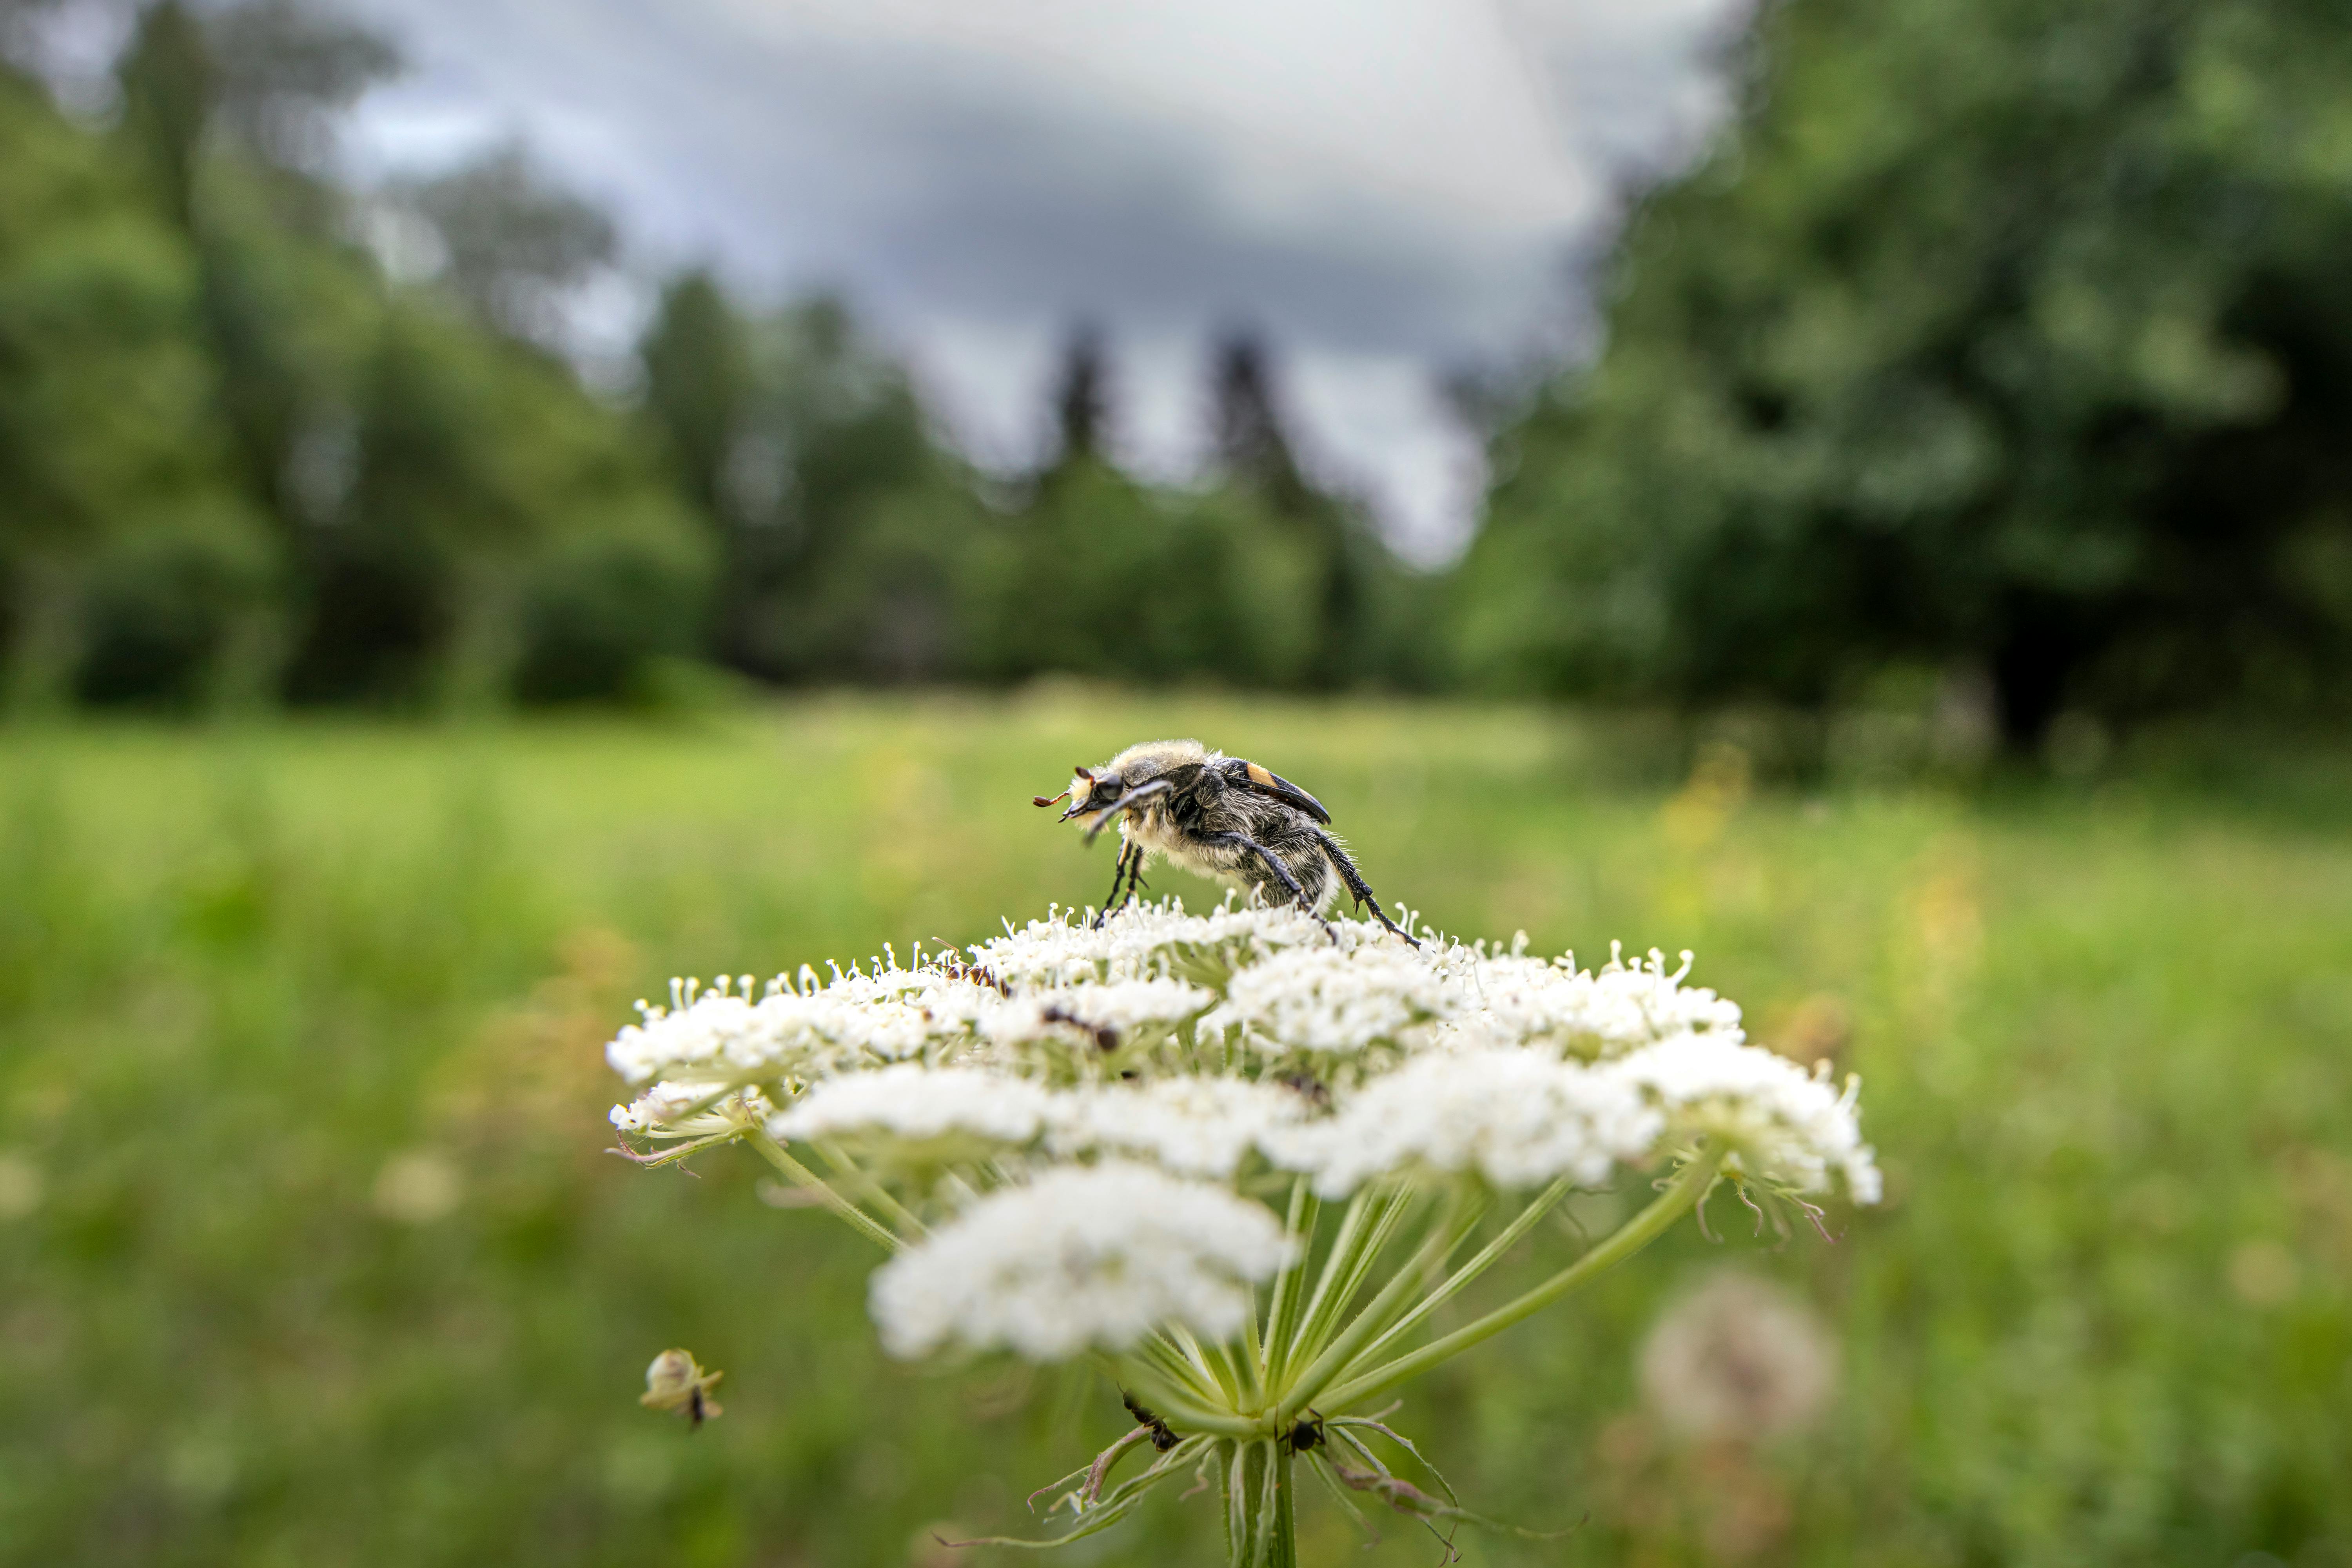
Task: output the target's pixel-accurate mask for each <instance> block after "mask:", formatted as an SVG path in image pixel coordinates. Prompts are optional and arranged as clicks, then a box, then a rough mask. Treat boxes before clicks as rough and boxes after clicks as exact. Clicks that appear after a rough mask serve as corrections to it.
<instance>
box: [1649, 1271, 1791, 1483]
mask: <svg viewBox="0 0 2352 1568" xmlns="http://www.w3.org/2000/svg"><path fill="white" fill-rule="evenodd" d="M1836 1391H1837V1346H1836V1344H1835V1342H1833V1341H1832V1339H1831V1338H1830V1333H1829V1330H1828V1329H1827V1328H1826V1327H1824V1326H1823V1324H1822V1321H1821V1319H1820V1317H1819V1316H1818V1315H1817V1314H1816V1313H1815V1312H1814V1311H1813V1310H1812V1309H1811V1307H1808V1306H1807V1305H1806V1304H1805V1303H1804V1301H1803V1300H1801V1299H1799V1298H1798V1297H1797V1296H1796V1294H1795V1293H1794V1292H1792V1291H1790V1290H1789V1289H1787V1288H1786V1287H1783V1286H1780V1285H1777V1284H1775V1283H1773V1282H1772V1281H1770V1280H1769V1279H1760V1278H1759V1277H1758V1276H1756V1275H1753V1274H1748V1273H1746V1272H1744V1271H1742V1270H1739V1269H1731V1268H1727V1269H1722V1270H1719V1271H1717V1273H1715V1274H1714V1275H1712V1276H1711V1277H1709V1278H1708V1279H1706V1281H1705V1282H1704V1283H1702V1284H1700V1285H1699V1286H1698V1287H1696V1289H1692V1290H1689V1291H1687V1292H1685V1294H1684V1295H1683V1296H1681V1297H1680V1298H1679V1299H1678V1300H1675V1302H1674V1303H1673V1304H1672V1305H1671V1306H1669V1307H1668V1308H1667V1309H1666V1311H1665V1313H1664V1316H1662V1317H1661V1318H1660V1319H1659V1320H1658V1325H1657V1327H1656V1328H1655V1329H1654V1330H1652V1331H1651V1333H1650V1339H1649V1342H1648V1344H1646V1345H1645V1346H1644V1347H1643V1351H1642V1392H1643V1395H1644V1396H1645V1397H1646V1398H1647V1399H1648V1401H1649V1404H1650V1407H1651V1408H1652V1409H1653V1410H1654V1411H1655V1412H1656V1413H1657V1415H1658V1418H1659V1419H1660V1420H1661V1421H1662V1422H1664V1424H1665V1426H1668V1427H1669V1428H1671V1429H1672V1430H1674V1431H1675V1432H1676V1433H1677V1434H1679V1435H1681V1436H1685V1437H1693V1438H1699V1439H1708V1440H1717V1441H1737V1442H1756V1441H1760V1440H1765V1439H1769V1438H1773V1437H1781V1436H1790V1435H1791V1434H1793V1433H1797V1432H1801V1431H1804V1430H1806V1429H1807V1428H1809V1427H1811V1426H1813V1425H1814V1423H1815V1422H1817V1421H1819V1420H1820V1419H1821V1416H1822V1413H1823V1412H1824V1411H1825V1410H1826V1409H1827V1408H1828V1406H1829V1402H1830V1399H1831V1396H1832V1394H1835V1393H1836Z"/></svg>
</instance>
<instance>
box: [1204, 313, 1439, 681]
mask: <svg viewBox="0 0 2352 1568" xmlns="http://www.w3.org/2000/svg"><path fill="white" fill-rule="evenodd" d="M1211 390H1212V396H1213V424H1212V435H1213V442H1214V448H1215V460H1216V466H1217V469H1218V472H1219V474H1220V475H1221V476H1222V478H1223V482H1224V483H1226V484H1228V485H1230V486H1233V487H1234V488H1236V489H1239V490H1241V491H1243V492H1244V494H1245V496H1246V497H1247V499H1248V501H1249V503H1251V504H1254V505H1255V508H1256V510H1258V511H1259V513H1260V515H1261V517H1262V518H1263V521H1264V524H1265V526H1267V527H1269V528H1271V529H1273V530H1275V531H1277V532H1278V533H1280V534H1281V535H1283V536H1284V537H1285V540H1286V543H1287V544H1288V545H1289V546H1290V547H1291V548H1295V549H1297V550H1300V551H1303V552H1305V553H1306V554H1307V556H1308V558H1309V559H1311V560H1312V561H1313V562H1314V563H1315V564H1314V567H1313V570H1312V572H1311V574H1310V576H1309V581H1308V585H1307V591H1306V593H1305V595H1304V596H1303V597H1302V598H1301V600H1300V601H1299V602H1298V603H1297V605H1294V606H1292V607H1290V608H1289V609H1288V610H1286V612H1284V613H1286V614H1290V615H1294V616H1297V617H1298V618H1299V621H1300V624H1301V626H1303V627H1304V628H1305V634H1304V635H1305V641H1306V644H1307V647H1308V648H1309V649H1310V652H1309V653H1308V655H1307V659H1306V662H1305V664H1304V666H1303V667H1302V668H1299V669H1297V671H1296V672H1295V674H1294V675H1293V676H1291V677H1290V679H1297V680H1298V681H1301V682H1303V683H1304V684H1307V685H1310V686H1314V687H1318V688H1322V689H1339V688H1345V687H1350V686H1361V685H1373V684H1384V683H1387V682H1388V681H1390V680H1392V679H1394V678H1395V677H1396V676H1397V675H1398V674H1399V673H1400V672H1401V671H1402V670H1404V669H1406V668H1412V666H1413V664H1414V663H1415V659H1416V655H1415V652H1414V650H1413V649H1412V648H1411V647H1407V646H1404V645H1403V642H1402V637H1403V633H1404V628H1403V627H1402V626H1391V625H1386V624H1383V617H1382V614H1381V612H1382V609H1383V608H1384V607H1385V606H1389V605H1402V602H1403V599H1404V597H1405V595H1406V593H1407V590H1406V589H1405V587H1404V585H1403V584H1402V582H1401V581H1395V580H1396V579H1399V578H1400V568H1399V566H1398V563H1397V562H1396V560H1395V558H1394V557H1393V556H1392V555H1391V553H1390V552H1389V550H1388V548H1387V546H1386V545H1385V544H1383V543H1382V542H1381V539H1380V537H1379V535H1378V534H1376V533H1375V532H1374V531H1373V530H1372V527H1371V524H1370V521H1369V519H1368V518H1367V517H1366V516H1365V514H1364V510H1363V508H1362V507H1361V506H1360V505H1358V504H1356V503H1354V502H1353V501H1351V500H1347V499H1344V498H1342V497H1339V496H1338V495H1334V494H1332V493H1330V492H1328V491H1327V490H1324V489H1318V487H1317V486H1316V485H1315V484H1313V483H1312V482H1311V481H1310V480H1309V479H1307V475H1306V472H1305V470H1304V469H1302V468H1301V467H1300V466H1299V463H1298V459H1297V455H1296V453H1295V452H1294V450H1293V449H1292V447H1291V443H1290V438H1289V436H1288V434H1287V433H1286V428H1285V421H1284V418H1283V416H1282V413H1281V411H1280V407H1279V405H1278V400H1277V398H1276V391H1275V386H1274V373H1273V368H1272V364H1271V355H1270V354H1269V353H1268V352H1267V349H1266V347H1265V342H1264V340H1263V339H1261V338H1260V337H1259V336H1258V335H1257V334H1256V333H1255V332H1252V331H1235V332H1232V333H1229V334H1228V335H1227V336H1226V337H1225V338H1224V339H1223V341H1222V342H1220V343H1219V344H1218V346H1217V349H1216V354H1215V368H1214V371H1213V381H1212V389H1211Z"/></svg>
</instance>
